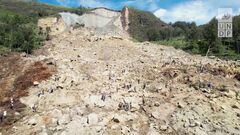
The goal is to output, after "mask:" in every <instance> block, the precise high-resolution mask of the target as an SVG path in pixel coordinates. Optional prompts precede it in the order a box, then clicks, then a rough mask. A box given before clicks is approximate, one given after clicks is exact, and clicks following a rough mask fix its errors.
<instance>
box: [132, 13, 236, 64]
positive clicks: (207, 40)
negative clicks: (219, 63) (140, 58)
mask: <svg viewBox="0 0 240 135" xmlns="http://www.w3.org/2000/svg"><path fill="white" fill-rule="evenodd" d="M129 14H130V15H129V17H130V28H129V33H130V34H131V35H132V37H134V38H135V39H137V40H138V41H153V42H155V43H159V44H164V45H171V46H174V47H175V48H180V49H183V50H185V51H187V52H190V53H194V54H201V55H206V53H207V52H209V53H208V55H214V56H217V57H219V58H223V59H233V60H239V59H240V16H235V17H234V18H233V37H232V38H218V22H217V20H216V19H215V18H213V19H212V20H211V21H210V22H209V23H207V24H205V25H201V26H197V25H196V23H194V22H192V23H187V22H175V23H173V24H171V23H170V24H168V25H165V24H164V23H163V22H162V21H161V20H159V21H157V20H156V19H158V18H157V17H155V16H154V15H150V14H151V13H148V12H145V14H144V13H143V11H140V10H136V9H133V8H130V11H129ZM152 20H153V21H152Z"/></svg>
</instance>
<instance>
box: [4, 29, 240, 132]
mask: <svg viewBox="0 0 240 135" xmlns="http://www.w3.org/2000/svg"><path fill="white" fill-rule="evenodd" d="M46 46H48V49H47V50H46V51H48V54H47V55H40V56H32V57H26V58H25V59H30V60H31V61H42V60H46V59H47V60H50V61H49V62H47V63H49V64H53V65H55V66H56V68H57V72H56V73H55V74H54V75H52V76H51V77H50V79H48V80H45V81H42V82H35V83H34V86H32V87H31V88H30V89H29V95H28V96H26V97H23V98H21V102H22V103H23V104H25V105H26V106H27V108H26V110H25V112H24V114H25V115H24V117H23V118H22V119H20V120H19V121H17V122H16V123H15V124H14V125H13V127H12V128H10V129H7V130H2V134H16V135H21V134H24V135H26V134H41V135H47V134H48V135H51V134H53V135H71V134H133V135H138V134H148V135H155V134H156V135H158V134H197V135H209V134H210V135H211V134H218V135H220V134H240V128H239V127H240V91H239V90H240V82H239V79H238V76H239V68H240V67H239V63H238V62H234V61H223V60H219V59H217V58H215V59H205V58H204V57H201V56H197V55H194V56H193V55H190V54H187V53H185V52H183V51H181V50H176V49H174V48H172V47H166V46H161V45H156V44H152V43H148V42H144V43H137V42H133V41H131V40H130V39H128V38H121V35H119V36H118V37H117V38H116V37H115V36H112V37H111V36H109V35H108V36H104V35H101V36H99V35H97V34H94V31H89V29H87V28H81V29H75V30H72V31H71V32H64V33H62V34H60V35H58V36H56V37H54V38H52V39H51V40H50V41H47V42H46ZM202 65H204V66H203V67H204V68H203V69H201V67H202Z"/></svg>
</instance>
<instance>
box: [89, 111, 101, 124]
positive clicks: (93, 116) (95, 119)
mask: <svg viewBox="0 0 240 135" xmlns="http://www.w3.org/2000/svg"><path fill="white" fill-rule="evenodd" d="M87 123H88V124H89V125H96V124H98V115H97V114H96V113H91V114H89V115H88V119H87Z"/></svg>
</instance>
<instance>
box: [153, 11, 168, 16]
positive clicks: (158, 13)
mask: <svg viewBox="0 0 240 135" xmlns="http://www.w3.org/2000/svg"><path fill="white" fill-rule="evenodd" d="M166 13H167V10H166V9H158V10H157V11H155V12H154V15H155V16H156V17H158V18H160V17H163V16H165V14H166Z"/></svg>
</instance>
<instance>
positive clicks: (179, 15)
mask: <svg viewBox="0 0 240 135" xmlns="http://www.w3.org/2000/svg"><path fill="white" fill-rule="evenodd" d="M239 5H240V1H239V0H228V1H227V2H226V0H209V1H206V0H194V1H187V2H183V3H180V4H178V5H175V6H173V7H170V8H169V9H158V10H157V11H155V12H154V14H155V15H156V16H157V17H159V18H160V19H162V20H163V21H165V22H176V21H187V22H193V21H194V22H196V23H197V24H204V23H207V22H209V21H210V20H211V19H212V18H213V17H215V16H217V14H218V8H233V14H234V15H236V14H237V8H239Z"/></svg>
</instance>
